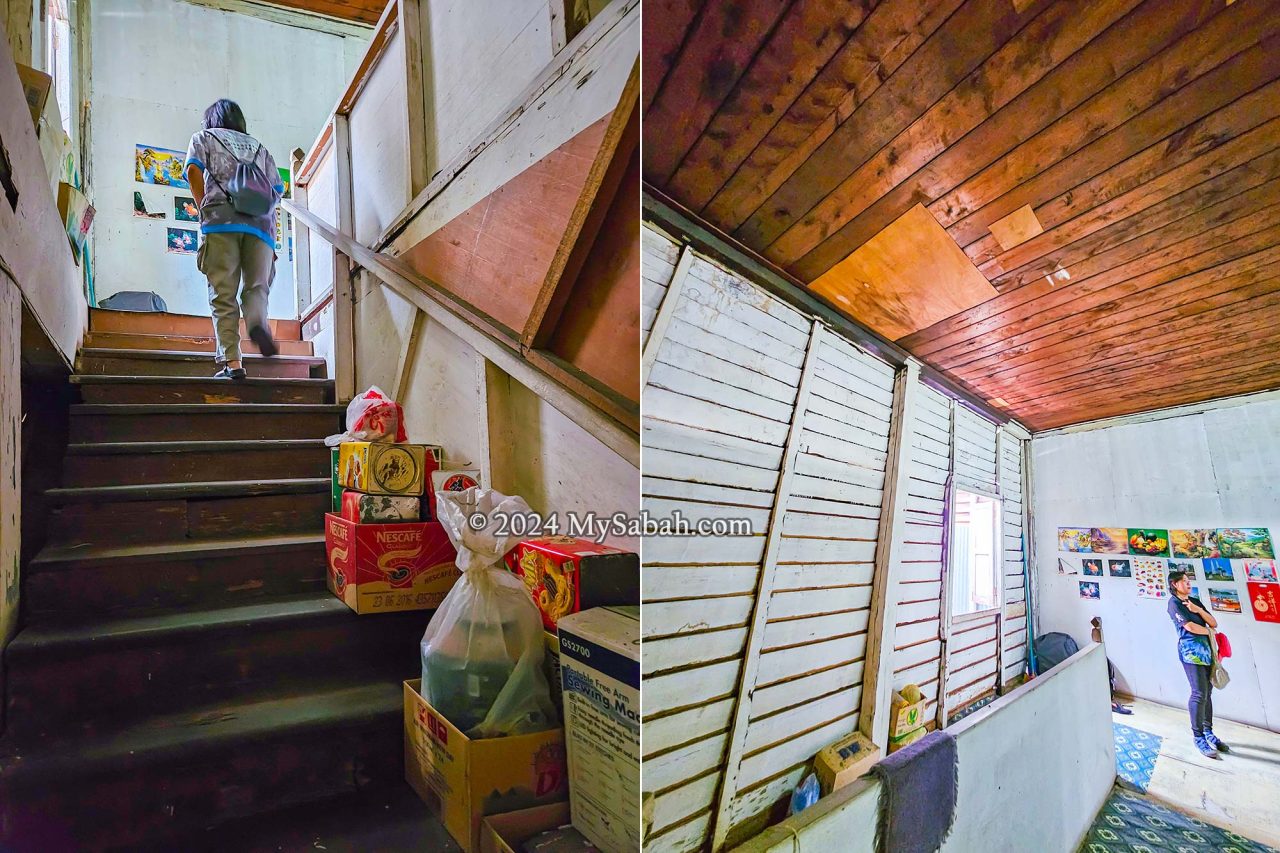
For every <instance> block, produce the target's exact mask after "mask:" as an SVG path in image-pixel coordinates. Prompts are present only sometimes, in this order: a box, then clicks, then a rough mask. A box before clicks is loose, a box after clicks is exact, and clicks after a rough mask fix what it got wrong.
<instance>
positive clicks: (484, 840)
mask: <svg viewBox="0 0 1280 853" xmlns="http://www.w3.org/2000/svg"><path fill="white" fill-rule="evenodd" d="M568 822H569V804H568V803H551V804H550V805H546V806H534V807H533V808H531V809H521V810H520V811H518V812H507V813H506V814H498V815H492V816H490V817H487V818H485V819H484V824H483V826H482V829H481V831H480V853H523V851H522V850H521V845H523V844H524V843H525V842H526V841H528V840H529V839H531V838H533V837H535V836H537V835H539V834H541V833H543V832H547V831H548V830H552V829H556V828H558V827H561V826H564V825H565V824H567V823H568Z"/></svg>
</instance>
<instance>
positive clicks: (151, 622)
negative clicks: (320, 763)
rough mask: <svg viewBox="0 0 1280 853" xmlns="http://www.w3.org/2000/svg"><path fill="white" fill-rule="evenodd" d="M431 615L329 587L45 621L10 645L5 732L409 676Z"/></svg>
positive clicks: (48, 728) (41, 730)
mask: <svg viewBox="0 0 1280 853" xmlns="http://www.w3.org/2000/svg"><path fill="white" fill-rule="evenodd" d="M428 620H429V614H425V613H421V612H407V613H388V614H380V615H379V616H378V617H376V618H370V617H362V616H358V615H356V614H355V613H353V612H352V611H351V610H350V609H349V608H348V607H347V606H346V605H345V604H343V603H342V601H340V600H339V599H337V598H335V597H334V596H333V595H332V594H330V593H329V592H328V591H322V592H318V593H311V594H308V595H305V596H298V597H295V598H287V599H277V600H272V601H265V602H256V603H253V604H241V605H235V606H230V607H219V608H208V609H200V610H175V611H167V612H159V613H154V614H135V615H127V616H120V617H114V618H111V619H106V620H97V621H92V622H85V621H83V620H80V621H66V620H63V621H58V620H44V621H43V622H41V623H38V624H35V625H31V626H30V627H27V628H25V629H23V630H21V631H19V632H18V634H17V636H16V637H14V639H13V640H11V641H10V643H9V645H8V647H7V648H6V649H5V655H4V658H5V671H6V682H7V684H6V693H7V714H6V718H7V719H8V721H9V723H8V727H7V728H8V731H11V732H12V733H14V734H15V735H18V736H23V735H26V734H28V733H30V734H36V733H49V732H54V731H57V730H58V729H60V728H62V727H65V726H68V725H72V724H85V723H90V722H97V723H101V722H102V721H109V720H112V719H115V718H126V717H128V716H130V715H133V714H136V713H137V709H139V708H145V709H146V712H147V714H155V713H164V712H167V711H169V710H176V709H178V708H181V707H184V706H189V705H192V704H197V703H204V702H212V701H219V699H220V698H221V700H227V699H230V698H234V697H237V696H241V695H244V694H246V693H248V694H253V693H259V694H261V693H263V692H268V693H270V692H273V691H275V692H278V691H280V690H283V689H285V686H286V685H289V686H290V688H289V689H295V690H296V689H298V688H299V686H304V687H305V685H307V684H308V683H312V682H317V681H323V680H325V679H332V678H336V677H340V676H347V675H351V676H356V675H362V676H365V677H368V676H372V675H375V674H377V675H379V676H382V677H385V678H387V679H389V680H393V681H394V680H398V679H404V678H410V677H412V676H413V674H414V672H416V671H417V669H418V667H419V666H420V664H419V663H418V661H419V657H418V642H419V640H420V639H421V638H422V632H423V631H424V630H425V628H426V624H427V621H428Z"/></svg>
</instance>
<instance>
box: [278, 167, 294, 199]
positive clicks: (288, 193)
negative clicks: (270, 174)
mask: <svg viewBox="0 0 1280 853" xmlns="http://www.w3.org/2000/svg"><path fill="white" fill-rule="evenodd" d="M276 171H277V172H279V173H280V183H281V184H283V185H284V196H283V197H284V198H293V181H292V179H290V177H289V170H288V169H281V168H280V167H279V166H277V167H276Z"/></svg>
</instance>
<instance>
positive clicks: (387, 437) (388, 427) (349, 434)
mask: <svg viewBox="0 0 1280 853" xmlns="http://www.w3.org/2000/svg"><path fill="white" fill-rule="evenodd" d="M344 441H385V442H393V441H408V437H407V436H406V435H405V431H404V410H403V409H402V408H400V404H399V403H397V402H396V401H395V400H392V399H391V398H390V397H388V396H387V395H386V394H385V393H384V392H383V390H382V389H381V388H379V387H378V386H377V385H372V386H370V387H369V390H368V391H365V392H364V393H363V394H361V395H359V396H358V397H356V398H355V399H354V400H352V401H351V402H350V403H347V431H346V432H340V433H337V434H336V435H331V436H329V437H328V438H326V439H325V440H324V443H325V444H326V445H328V446H329V447H337V446H338V445H339V444H341V443H342V442H344Z"/></svg>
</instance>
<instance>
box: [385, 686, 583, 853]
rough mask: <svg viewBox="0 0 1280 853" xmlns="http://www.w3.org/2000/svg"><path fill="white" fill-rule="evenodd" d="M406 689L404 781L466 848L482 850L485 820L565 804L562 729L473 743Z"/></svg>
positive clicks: (412, 689)
mask: <svg viewBox="0 0 1280 853" xmlns="http://www.w3.org/2000/svg"><path fill="white" fill-rule="evenodd" d="M418 687H419V681H418V680H417V679H414V680H413V681H406V682H405V683H404V778H405V781H407V782H408V783H409V786H410V787H411V788H413V790H414V791H416V792H417V794H418V796H419V797H421V798H422V801H423V802H424V803H426V804H427V805H428V806H430V807H431V808H432V809H433V810H434V811H435V812H436V813H437V814H439V815H440V821H441V822H442V823H443V824H444V827H445V829H447V830H448V831H449V834H450V835H452V836H453V837H454V840H456V841H457V842H458V843H459V844H460V845H462V849H463V850H465V851H467V853H473V851H478V850H481V849H483V848H482V847H481V846H480V838H481V823H482V821H483V820H484V817H485V816H486V815H496V814H502V813H504V812H510V811H515V810H518V809H527V808H532V807H533V806H541V805H547V804H548V803H558V802H563V801H565V800H566V799H567V798H568V796H569V788H568V773H567V771H566V769H565V754H564V729H549V730H547V731H545V732H537V733H536V734H531V735H515V736H512V737H500V738H486V739H483V740H472V739H471V738H469V737H467V736H466V735H464V734H463V733H462V732H461V731H459V730H458V729H457V728H455V727H454V725H453V724H452V723H450V722H449V721H448V720H446V719H445V718H444V717H443V716H442V715H440V714H439V713H437V712H436V710H435V709H434V708H432V707H431V705H430V704H429V703H428V702H427V700H425V699H423V698H422V695H421V694H420V693H419V692H418Z"/></svg>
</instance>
